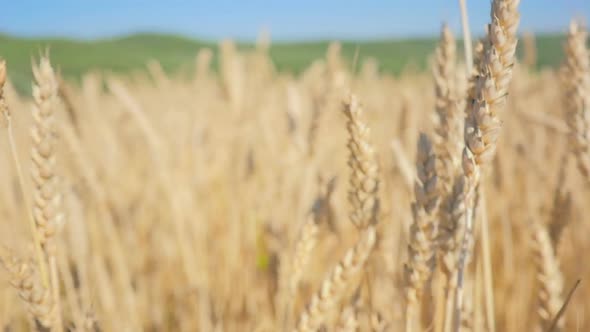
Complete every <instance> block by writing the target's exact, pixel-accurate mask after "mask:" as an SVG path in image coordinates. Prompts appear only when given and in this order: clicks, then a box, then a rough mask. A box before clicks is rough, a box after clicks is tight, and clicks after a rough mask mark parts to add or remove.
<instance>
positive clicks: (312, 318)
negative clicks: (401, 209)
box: [294, 226, 377, 332]
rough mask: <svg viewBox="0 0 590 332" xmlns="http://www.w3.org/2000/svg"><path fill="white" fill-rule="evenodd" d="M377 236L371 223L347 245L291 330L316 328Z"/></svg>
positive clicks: (351, 278)
mask: <svg viewBox="0 0 590 332" xmlns="http://www.w3.org/2000/svg"><path fill="white" fill-rule="evenodd" d="M376 238H377V234H376V230H375V227H374V226H368V227H367V228H366V229H365V230H364V231H363V232H362V233H361V237H360V238H359V240H358V242H357V243H356V244H355V246H354V247H352V248H350V249H349V250H348V251H347V252H346V254H345V255H344V258H342V260H341V261H340V262H339V263H338V264H337V265H336V266H335V267H334V268H333V269H332V271H330V274H329V275H328V276H327V277H326V278H325V279H324V280H323V281H322V284H321V286H320V289H319V290H318V292H317V293H315V294H314V295H313V296H312V298H311V300H310V302H309V304H308V305H307V307H306V309H305V310H304V311H303V312H302V313H301V315H300V317H299V322H298V324H297V327H296V328H295V330H294V331H298V332H308V331H309V332H311V331H317V329H318V328H319V327H320V326H321V324H322V323H323V321H324V320H325V319H326V315H327V313H328V312H329V311H330V310H332V309H333V308H334V307H335V306H336V305H337V304H338V302H339V300H340V298H341V297H342V296H343V295H344V292H345V291H346V289H347V288H349V287H350V286H351V283H352V282H353V281H354V277H355V275H357V273H358V272H360V271H361V270H362V268H363V266H364V265H365V263H366V262H367V260H368V258H369V256H370V254H371V252H372V251H373V247H374V245H375V242H376Z"/></svg>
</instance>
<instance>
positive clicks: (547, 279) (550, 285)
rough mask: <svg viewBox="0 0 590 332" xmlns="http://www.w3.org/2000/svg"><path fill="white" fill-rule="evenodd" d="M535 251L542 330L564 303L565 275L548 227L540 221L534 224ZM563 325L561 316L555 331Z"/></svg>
mask: <svg viewBox="0 0 590 332" xmlns="http://www.w3.org/2000/svg"><path fill="white" fill-rule="evenodd" d="M533 253H534V262H535V268H536V272H537V281H538V283H539V294H538V300H539V302H538V303H539V309H538V314H539V324H540V328H541V331H548V329H549V327H550V326H551V323H552V322H553V317H555V316H556V315H557V313H558V311H559V309H560V308H561V305H562V303H563V298H562V295H563V276H562V274H561V271H560V269H559V262H558V259H557V257H556V255H555V250H554V248H553V245H552V244H551V239H550V237H549V233H548V232H547V228H546V227H545V226H544V225H541V224H539V223H534V224H533ZM563 326H564V319H563V317H561V319H559V321H558V322H557V324H556V327H555V328H554V329H553V331H560V330H561V329H563Z"/></svg>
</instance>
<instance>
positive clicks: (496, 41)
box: [455, 0, 520, 330]
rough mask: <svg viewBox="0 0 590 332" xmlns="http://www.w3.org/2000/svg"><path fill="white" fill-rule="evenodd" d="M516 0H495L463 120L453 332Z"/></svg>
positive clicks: (504, 81)
mask: <svg viewBox="0 0 590 332" xmlns="http://www.w3.org/2000/svg"><path fill="white" fill-rule="evenodd" d="M518 4H519V0H494V1H493V2H492V10H491V24H490V26H489V27H488V36H487V39H486V41H485V45H484V52H483V58H482V59H481V63H480V68H479V76H478V77H477V79H476V81H475V88H474V89H473V90H472V92H473V93H474V95H472V96H469V99H470V100H471V104H470V105H469V106H468V107H469V108H468V111H469V112H468V114H467V118H466V119H465V134H464V137H465V149H464V150H463V173H464V175H465V177H466V179H467V181H466V183H467V186H466V189H467V192H466V195H465V205H466V207H467V210H466V213H465V234H464V236H463V241H462V245H461V247H462V248H461V254H460V256H459V269H458V274H457V290H456V294H455V298H456V304H455V305H456V309H455V330H458V329H459V322H460V316H461V304H462V283H463V273H464V270H465V265H466V260H467V256H468V255H469V245H468V244H469V242H470V241H472V237H473V220H472V219H473V209H474V207H475V206H474V205H475V192H476V188H477V186H478V185H479V178H480V173H481V167H482V166H484V165H486V164H489V163H490V162H491V161H492V159H493V157H494V155H495V151H496V143H497V140H498V137H499V135H500V131H501V121H500V119H499V114H498V113H499V112H500V111H501V110H502V109H503V108H504V105H505V103H506V96H507V94H508V87H509V84H510V81H511V79H512V67H513V65H514V61H515V52H516V44H517V41H518V40H517V36H516V33H517V29H518V23H519V21H520V15H519V13H518Z"/></svg>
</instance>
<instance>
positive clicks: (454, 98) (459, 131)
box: [432, 25, 463, 195]
mask: <svg viewBox="0 0 590 332" xmlns="http://www.w3.org/2000/svg"><path fill="white" fill-rule="evenodd" d="M456 48H457V46H456V43H455V38H454V37H453V34H452V32H451V30H450V29H449V28H448V26H446V25H443V27H442V32H441V37H440V42H439V45H438V47H437V49H436V53H435V62H434V67H433V71H432V72H433V77H434V93H435V97H436V100H435V111H436V115H437V120H438V121H437V124H436V126H435V133H436V155H437V159H438V166H439V170H438V177H439V179H440V182H441V189H442V190H443V194H444V195H446V194H448V193H449V192H450V191H451V190H452V186H453V184H452V181H453V178H454V176H455V175H456V174H457V172H458V171H459V170H460V167H461V151H462V149H463V144H462V143H461V137H462V135H463V114H462V111H461V109H460V106H459V105H460V104H459V102H458V95H459V93H458V91H457V86H456V84H455V76H456V52H457V50H456Z"/></svg>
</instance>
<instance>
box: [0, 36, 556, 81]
mask: <svg viewBox="0 0 590 332" xmlns="http://www.w3.org/2000/svg"><path fill="white" fill-rule="evenodd" d="M562 40H563V38H562V36H558V35H543V36H537V40H536V41H537V49H538V52H537V53H538V55H537V57H538V65H539V66H554V65H556V64H558V63H559V62H560V61H561V60H560V59H561V56H562V51H561V43H562ZM435 43H436V39H434V38H431V39H428V38H422V39H407V40H378V41H361V42H353V41H344V42H342V50H343V54H344V56H345V57H346V58H347V59H349V60H352V58H353V57H354V54H355V52H356V50H357V48H358V52H359V58H360V59H361V60H362V59H363V58H364V57H367V56H371V57H374V58H376V59H377V60H378V61H379V64H380V69H381V70H382V71H386V72H392V73H399V72H400V71H401V70H402V69H403V68H404V67H405V66H406V65H408V64H410V63H412V65H413V66H416V67H417V68H425V65H426V61H427V58H428V56H429V55H430V54H432V52H433V50H434V47H435ZM327 45H328V42H327V41H317V42H304V43H275V44H273V45H272V46H271V49H270V54H271V56H272V58H273V61H274V62H275V64H276V66H277V68H278V69H280V70H283V71H293V72H299V71H300V70H302V69H303V68H305V67H306V66H307V65H309V64H310V63H311V62H312V61H313V60H314V59H316V58H318V57H321V56H323V55H324V54H325V51H326V48H327ZM239 46H240V47H241V48H249V47H251V45H248V44H240V45H239ZM201 47H210V48H212V49H213V50H215V49H216V43H212V42H204V41H198V40H193V39H189V38H185V37H179V36H172V35H160V34H135V35H131V36H127V37H121V38H114V39H101V40H94V41H79V40H70V39H58V38H46V39H29V38H15V37H11V36H6V35H0V57H3V58H5V59H6V60H7V62H8V65H9V76H10V77H11V79H12V80H13V82H14V83H15V85H16V86H17V88H18V89H19V90H20V91H26V90H28V89H29V86H30V80H31V69H30V64H31V59H32V58H33V57H35V56H37V55H39V54H40V53H41V52H43V51H44V50H45V49H47V48H49V49H50V54H51V59H52V62H53V63H54V64H55V65H56V66H57V67H58V68H59V69H60V70H61V72H62V73H63V74H64V75H65V76H66V77H70V78H76V77H79V75H80V74H81V73H83V72H85V71H87V70H91V69H104V70H111V71H115V72H127V71H129V70H133V69H140V68H143V67H144V66H145V63H146V62H147V61H148V60H150V59H156V60H158V61H160V63H161V64H162V66H163V68H164V69H165V70H167V71H169V72H174V71H175V70H177V69H178V68H180V67H181V66H183V65H191V64H192V62H193V60H194V56H195V54H196V53H197V51H198V50H199V48H201ZM215 62H216V61H214V63H215Z"/></svg>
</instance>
